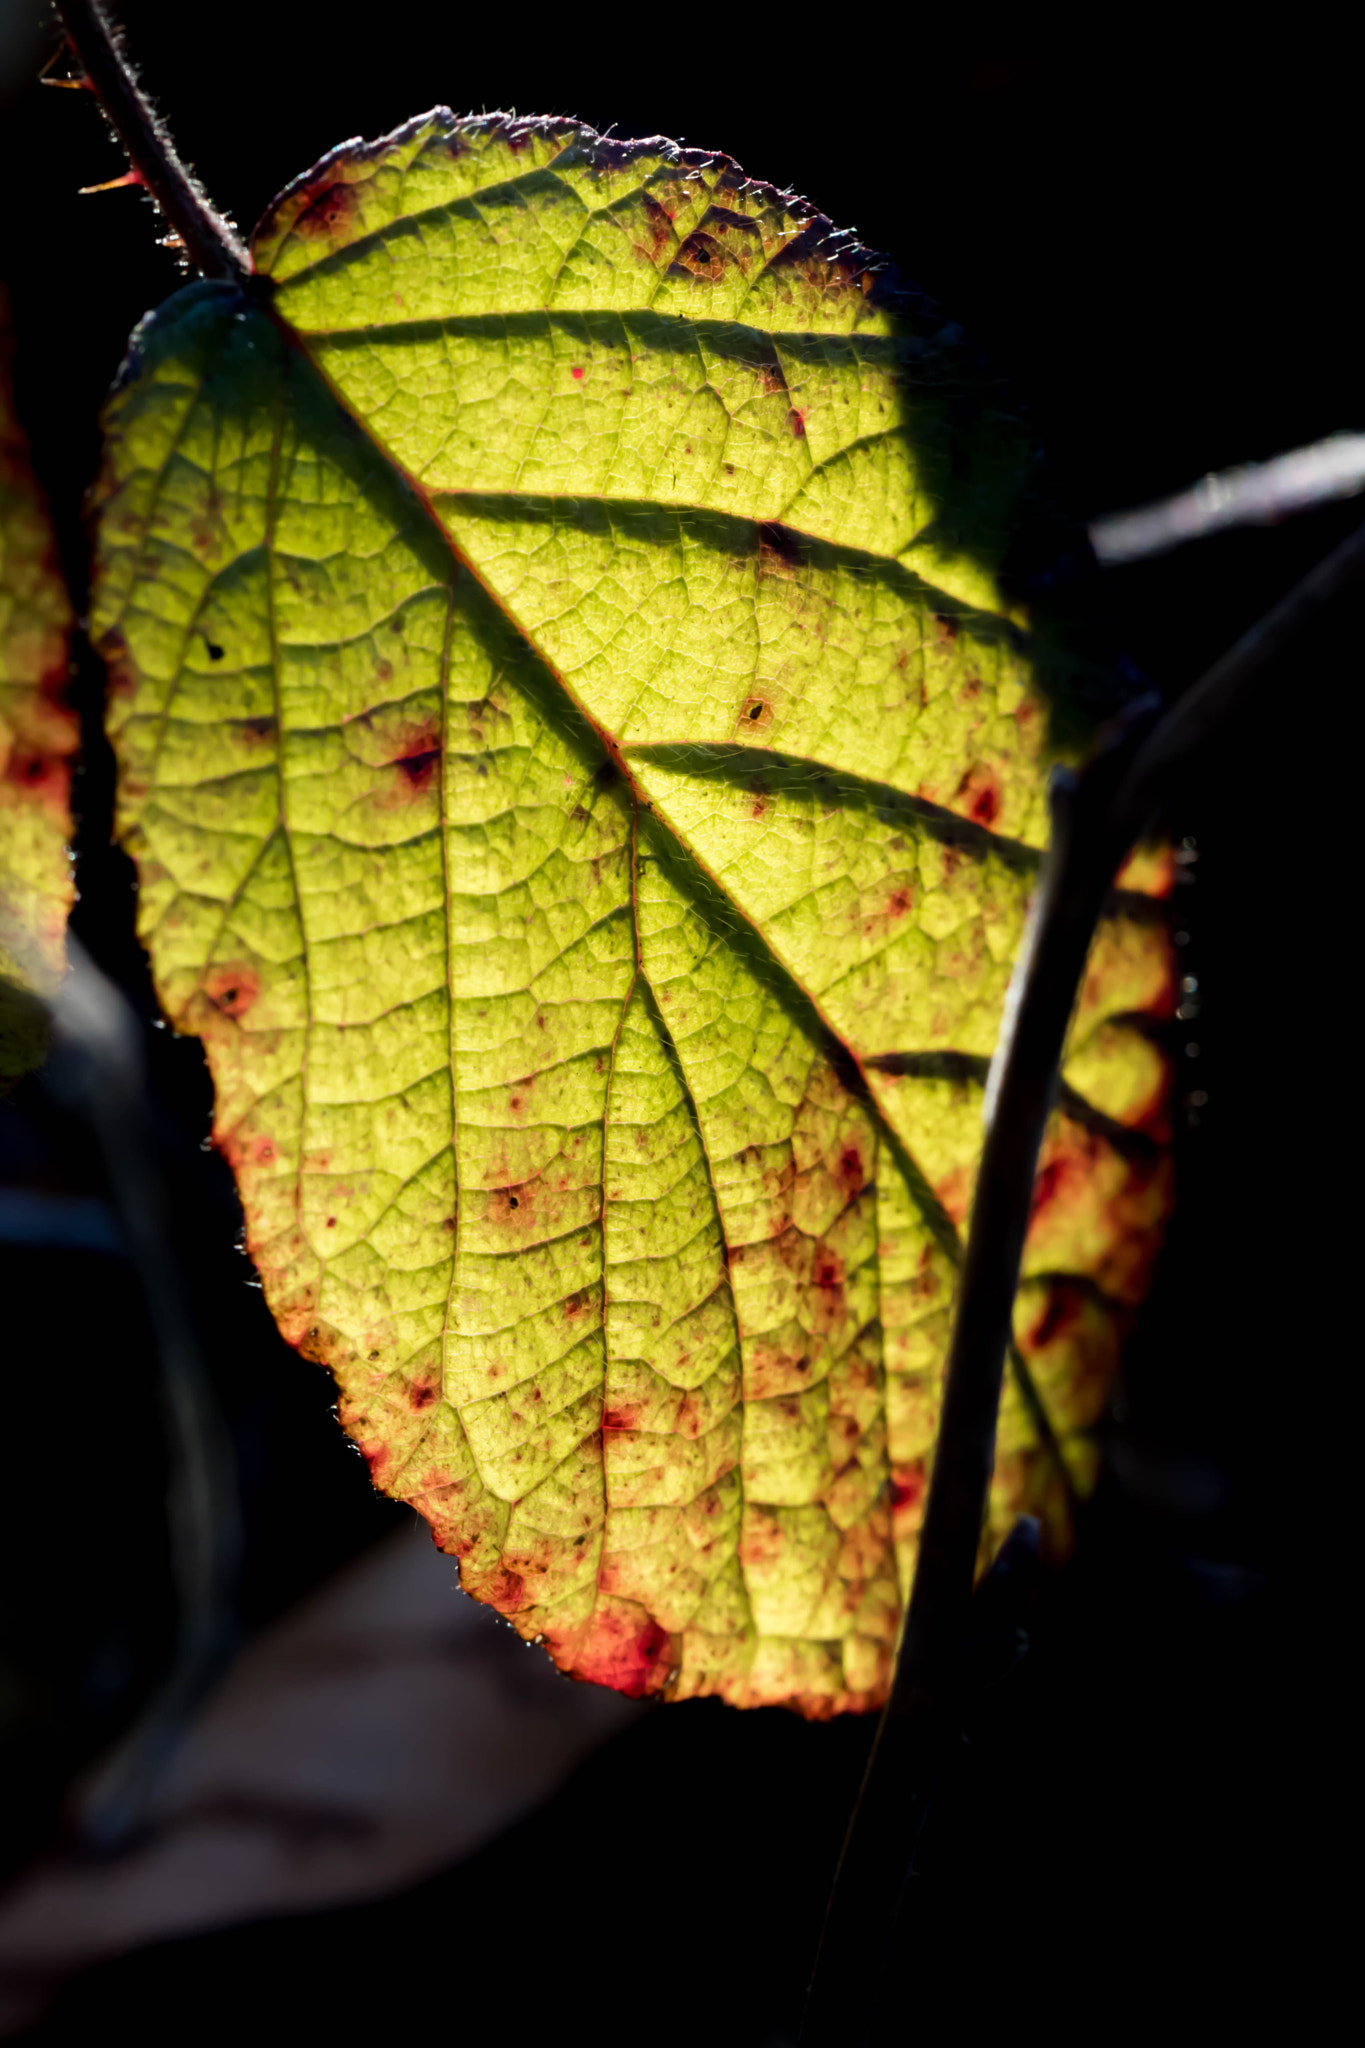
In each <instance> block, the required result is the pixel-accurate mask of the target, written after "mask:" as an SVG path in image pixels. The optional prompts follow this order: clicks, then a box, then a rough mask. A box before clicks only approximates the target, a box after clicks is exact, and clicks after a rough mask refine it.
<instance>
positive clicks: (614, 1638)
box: [577, 1600, 674, 1700]
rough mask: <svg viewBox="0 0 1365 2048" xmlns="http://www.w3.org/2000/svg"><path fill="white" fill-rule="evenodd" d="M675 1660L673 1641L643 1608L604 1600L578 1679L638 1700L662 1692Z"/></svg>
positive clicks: (582, 1655)
mask: <svg viewBox="0 0 1365 2048" xmlns="http://www.w3.org/2000/svg"><path fill="white" fill-rule="evenodd" d="M673 1661H674V1658H673V1638H672V1637H671V1636H670V1634H669V1633H668V1630H667V1629H665V1628H661V1627H660V1625H659V1623H658V1622H657V1621H655V1620H654V1618H653V1616H652V1615H649V1614H646V1612H645V1610H644V1608H643V1607H637V1606H636V1605H635V1603H634V1602H633V1601H624V1600H622V1601H619V1602H618V1601H615V1600H612V1601H607V1600H602V1601H600V1602H599V1605H598V1608H597V1612H596V1613H595V1615H594V1616H593V1623H592V1630H591V1633H590V1635H589V1636H588V1639H587V1641H586V1642H585V1643H584V1645H583V1648H582V1650H581V1652H580V1653H579V1656H578V1659H577V1676H578V1677H580V1678H587V1679H590V1680H592V1682H593V1683H594V1684H596V1685H609V1686H611V1687H612V1688H613V1690H614V1691H616V1692H623V1693H624V1694H625V1695H626V1697H627V1699H633V1700H638V1699H642V1698H643V1697H644V1696H645V1694H646V1693H651V1692H658V1691H660V1690H661V1689H662V1687H663V1686H664V1685H665V1684H666V1683H667V1680H668V1675H669V1670H670V1668H671V1666H672V1663H673Z"/></svg>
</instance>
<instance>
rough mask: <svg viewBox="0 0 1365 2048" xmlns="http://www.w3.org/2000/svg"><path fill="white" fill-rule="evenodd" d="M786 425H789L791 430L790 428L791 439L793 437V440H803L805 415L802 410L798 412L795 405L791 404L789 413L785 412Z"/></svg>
mask: <svg viewBox="0 0 1365 2048" xmlns="http://www.w3.org/2000/svg"><path fill="white" fill-rule="evenodd" d="M787 425H788V426H789V427H790V428H791V430H792V439H793V440H795V441H804V440H805V438H806V415H805V414H804V413H803V412H798V411H797V409H796V407H795V406H793V407H792V409H791V411H790V412H789V413H788V414H787Z"/></svg>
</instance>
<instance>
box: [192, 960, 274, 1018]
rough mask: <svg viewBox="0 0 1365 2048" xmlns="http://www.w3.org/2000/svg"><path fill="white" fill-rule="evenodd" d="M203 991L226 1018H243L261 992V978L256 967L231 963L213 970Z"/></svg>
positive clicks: (207, 976) (206, 980)
mask: <svg viewBox="0 0 1365 2048" xmlns="http://www.w3.org/2000/svg"><path fill="white" fill-rule="evenodd" d="M203 989H204V994H205V995H206V996H207V997H208V999H209V1001H210V1002H211V1003H212V1004H213V1006H214V1008H215V1009H216V1010H218V1011H220V1012H221V1014H222V1015H223V1016H224V1017H242V1016H245V1014H246V1012H247V1011H248V1010H249V1009H250V1008H251V1006H252V1004H253V1003H254V1002H255V1000H256V998H257V996H258V995H259V994H260V992H261V978H260V976H259V974H257V972H256V970H255V968H254V967H246V966H243V965H241V964H240V963H238V964H234V963H229V964H227V965H226V966H223V967H214V968H211V969H210V971H209V973H208V974H207V975H206V976H205V977H204V982H203Z"/></svg>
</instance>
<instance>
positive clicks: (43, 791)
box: [0, 295, 79, 1088]
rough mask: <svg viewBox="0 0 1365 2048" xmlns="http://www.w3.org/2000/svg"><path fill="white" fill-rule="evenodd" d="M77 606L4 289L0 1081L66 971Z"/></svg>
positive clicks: (36, 1043) (41, 1032) (20, 1065)
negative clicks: (20, 404) (18, 400)
mask: <svg viewBox="0 0 1365 2048" xmlns="http://www.w3.org/2000/svg"><path fill="white" fill-rule="evenodd" d="M70 637H71V606H70V603H69V601H68V599H67V595H66V586H65V584H64V583H63V581H62V574H61V570H60V568H59V567H58V564H57V556H56V545H55V542H54V539H53V534H52V527H51V524H50V522H49V520H48V516H47V507H46V506H45V505H44V503H43V499H42V494H41V492H40V491H39V489H38V485H37V483H36V482H35V480H34V475H33V467H32V464H31V462H30V461H29V453H28V443H27V441H26V440H25V438H24V433H23V429H22V428H21V427H20V425H19V422H18V420H17V418H16V417H15V413H14V404H13V398H12V394H11V387H10V375H9V328H8V320H7V309H6V306H5V304H4V300H3V295H0V1088H3V1087H4V1086H5V1085H6V1084H8V1083H9V1082H12V1081H14V1080H15V1079H17V1077H18V1076H19V1075H20V1074H24V1073H27V1072H28V1071H29V1069H30V1068H32V1067H36V1066H37V1065H38V1064H39V1063H40V1062H41V1060H42V1058H43V1054H44V1051H45V1049H46V1045H47V999H48V998H49V997H50V996H52V995H53V994H54V992H55V990H56V988H57V984H58V982H59V981H60V980H61V978H62V975H63V974H64V972H65V971H66V920H67V917H68V915H69V913H70V909H71V904H72V900H73V896H74V890H73V888H72V883H71V857H70V854H69V853H68V851H67V847H68V842H69V840H70V838H71V756H72V754H73V753H74V752H75V750H76V745H77V741H78V738H79V732H78V726H77V721H76V717H75V713H74V712H72V711H71V710H70V709H69V708H68V707H67V706H66V705H65V704H64V703H63V701H62V697H63V692H64V691H65V689H66V678H67V650H68V646H69V642H70Z"/></svg>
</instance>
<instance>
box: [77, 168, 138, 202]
mask: <svg viewBox="0 0 1365 2048" xmlns="http://www.w3.org/2000/svg"><path fill="white" fill-rule="evenodd" d="M146 182H147V180H146V179H145V178H144V177H143V175H142V173H141V171H125V172H124V173H123V176H122V177H121V178H106V179H105V181H104V183H103V184H102V185H81V186H79V187H78V188H77V189H78V191H79V192H80V194H81V196H82V197H84V196H85V194H86V193H88V192H117V191H118V189H119V187H120V186H121V185H145V184H146Z"/></svg>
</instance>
